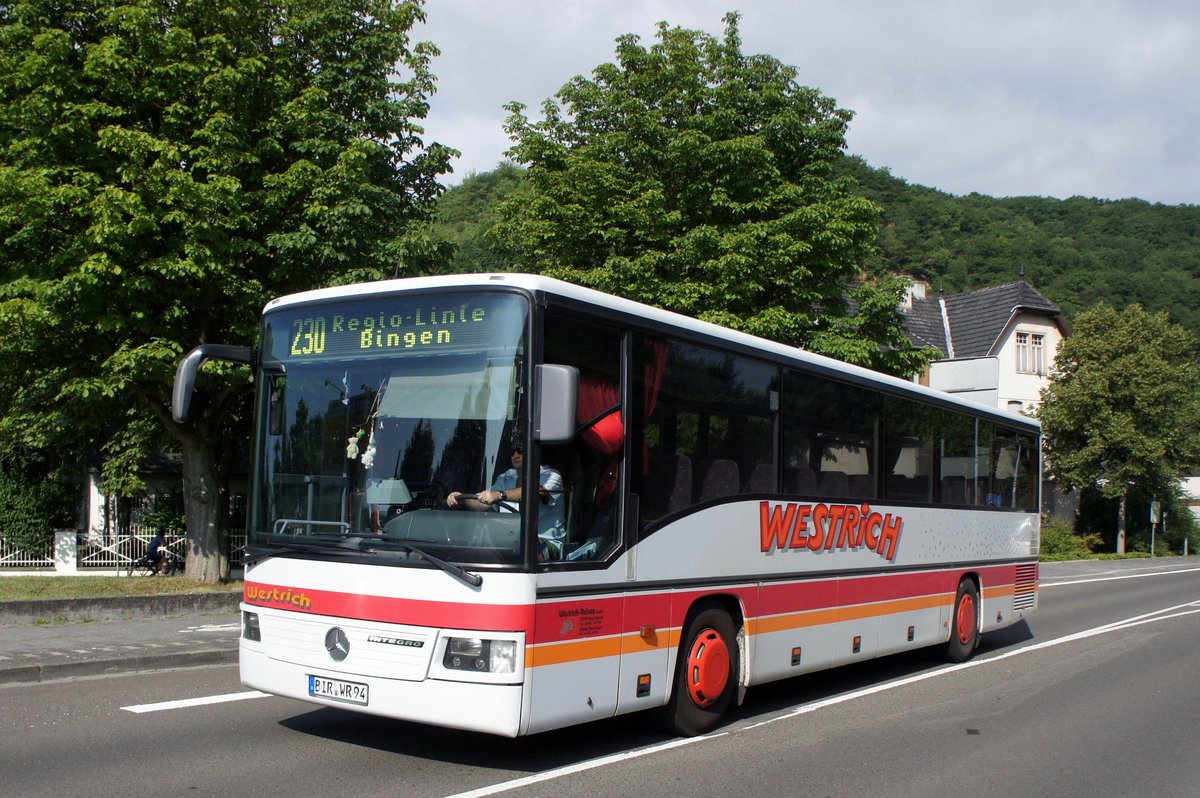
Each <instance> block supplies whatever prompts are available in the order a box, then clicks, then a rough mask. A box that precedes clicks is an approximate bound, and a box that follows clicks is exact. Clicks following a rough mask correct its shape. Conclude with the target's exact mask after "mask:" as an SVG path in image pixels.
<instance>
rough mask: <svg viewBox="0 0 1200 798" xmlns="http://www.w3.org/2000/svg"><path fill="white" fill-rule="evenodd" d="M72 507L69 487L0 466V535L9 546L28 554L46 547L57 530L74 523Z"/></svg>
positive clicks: (73, 508)
mask: <svg viewBox="0 0 1200 798" xmlns="http://www.w3.org/2000/svg"><path fill="white" fill-rule="evenodd" d="M75 505H76V497H75V493H74V491H73V490H72V489H71V488H70V487H69V486H67V485H63V484H61V483H58V482H55V481H53V480H52V479H50V478H49V477H47V476H42V477H40V478H39V477H38V476H37V475H31V474H30V473H28V472H26V471H25V470H23V469H19V468H14V467H11V466H7V465H0V535H3V536H4V539H5V540H7V541H8V542H9V543H12V544H14V545H16V546H18V547H20V548H22V549H25V550H27V551H39V550H41V549H43V548H45V547H46V546H47V545H48V544H49V543H50V542H51V541H52V540H53V539H54V530H55V528H56V527H63V526H71V525H73V524H74V523H75V513H76V506H75Z"/></svg>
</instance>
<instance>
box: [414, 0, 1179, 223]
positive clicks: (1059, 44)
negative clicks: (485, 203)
mask: <svg viewBox="0 0 1200 798" xmlns="http://www.w3.org/2000/svg"><path fill="white" fill-rule="evenodd" d="M730 10H736V11H739V12H740V13H741V14H742V21H741V34H742V51H743V52H744V53H746V54H753V53H764V54H767V55H771V56H774V57H775V58H778V59H779V60H780V61H782V62H783V63H785V64H789V65H792V66H795V67H797V68H798V70H799V75H798V80H799V82H800V83H802V84H804V85H808V86H812V87H815V88H817V89H819V90H820V91H821V92H822V93H823V94H826V95H828V96H830V97H833V98H834V99H835V100H836V101H837V103H838V105H839V106H840V107H842V108H846V109H849V110H851V111H853V112H854V113H855V117H854V120H853V121H852V122H851V123H850V130H849V133H848V135H847V143H848V145H849V146H848V149H849V151H850V152H851V153H853V154H856V155H861V156H862V157H863V158H865V159H866V160H867V162H868V163H870V164H871V165H873V166H877V167H887V168H888V169H890V170H891V172H892V174H894V175H896V176H898V177H902V178H904V179H905V180H907V181H909V182H910V183H917V184H920V185H925V186H932V187H935V188H938V189H941V190H943V191H948V192H950V193H952V194H967V193H970V192H972V191H975V192H979V193H981V194H989V195H992V196H998V197H1002V196H1023V195H1040V196H1051V197H1069V196H1075V195H1082V196H1089V197H1103V198H1110V199H1118V198H1124V197H1139V198H1142V199H1145V200H1149V201H1151V202H1163V203H1168V204H1180V203H1188V204H1200V135H1198V133H1200V2H1196V0H1161V1H1160V0H1094V1H1091V2H1084V1H1083V0H1078V1H1077V0H1040V1H1039V2H1027V1H1026V0H1007V1H1006V2H996V0H989V2H975V0H958V1H957V2H954V1H950V0H942V1H939V0H928V1H926V2H918V1H917V0H861V1H860V2H856V1H855V0H725V1H724V2H715V1H714V0H558V1H557V2H552V1H551V0H427V4H426V13H427V15H428V21H427V23H426V24H425V25H418V26H417V27H416V29H415V30H414V31H413V34H414V36H415V37H416V38H418V39H422V40H427V41H432V42H434V43H435V44H436V45H437V46H438V47H439V48H440V49H441V51H442V55H441V57H439V58H438V59H436V60H435V61H434V65H433V70H434V73H435V74H436V75H437V80H438V90H437V93H436V94H435V95H434V96H433V98H432V102H431V109H430V114H429V117H428V119H427V120H426V124H425V128H426V136H425V140H426V141H427V142H429V141H440V142H442V143H444V144H447V145H449V146H452V147H454V148H456V149H458V150H460V151H461V152H462V157H461V158H460V159H458V160H457V161H456V162H455V174H454V175H451V176H449V178H448V179H447V182H448V183H450V184H455V183H457V182H459V181H460V180H461V179H462V178H463V177H465V176H466V175H467V174H469V173H470V172H473V171H475V172H483V171H487V170H490V169H493V168H494V167H495V166H496V164H497V163H498V162H499V161H500V160H501V159H502V158H503V157H504V150H505V149H507V148H508V146H509V144H510V142H509V141H508V139H507V137H506V136H505V135H504V131H503V130H502V128H501V125H502V122H503V120H504V117H505V112H504V111H503V109H502V108H501V106H502V105H503V104H504V103H506V102H508V101H510V100H519V101H520V102H523V103H525V104H526V105H527V106H528V107H529V108H530V109H531V111H534V112H536V110H537V109H538V108H539V107H540V106H541V103H542V102H543V101H544V100H545V99H547V98H549V97H551V96H552V95H553V94H554V93H555V92H556V91H558V89H559V88H561V87H562V85H563V84H564V83H566V82H567V81H568V80H569V79H570V78H572V77H574V76H575V75H590V74H591V71H592V69H593V68H595V67H596V66H597V65H598V64H601V63H604V62H609V61H613V60H614V53H615V45H614V40H615V39H616V38H617V37H618V36H620V35H622V34H625V33H634V34H637V35H639V36H641V37H642V41H643V43H644V44H645V45H650V44H652V43H653V42H654V30H655V29H654V25H655V23H656V22H658V21H659V20H666V21H667V22H668V23H670V24H671V25H673V26H676V25H677V26H682V27H686V28H694V29H700V30H704V31H707V32H709V33H711V34H714V35H717V36H719V35H720V34H721V31H722V22H721V17H722V15H723V14H724V13H725V12H726V11H730Z"/></svg>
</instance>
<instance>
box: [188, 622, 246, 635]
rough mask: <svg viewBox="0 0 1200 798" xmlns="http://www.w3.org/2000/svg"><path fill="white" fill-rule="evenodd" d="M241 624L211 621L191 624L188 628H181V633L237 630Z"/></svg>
mask: <svg viewBox="0 0 1200 798" xmlns="http://www.w3.org/2000/svg"><path fill="white" fill-rule="evenodd" d="M241 628H242V626H241V624H238V623H209V624H205V625H204V626H189V627H188V628H186V629H180V630H179V633H180V634H191V633H193V632H236V631H238V630H239V629H241Z"/></svg>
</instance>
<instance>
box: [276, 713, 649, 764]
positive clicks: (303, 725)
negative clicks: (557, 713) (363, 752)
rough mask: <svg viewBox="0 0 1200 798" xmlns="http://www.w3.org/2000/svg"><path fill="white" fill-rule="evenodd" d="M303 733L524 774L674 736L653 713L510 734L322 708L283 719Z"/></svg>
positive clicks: (575, 762) (582, 760)
mask: <svg viewBox="0 0 1200 798" xmlns="http://www.w3.org/2000/svg"><path fill="white" fill-rule="evenodd" d="M280 725H282V726H283V727H285V728H287V729H290V730H291V731H294V732H298V733H300V734H306V735H311V736H314V737H320V738H324V739H327V740H332V741H336V742H340V743H346V744H350V745H357V746H362V747H364V748H372V749H375V750H377V751H381V752H385V753H389V754H398V755H402V756H410V757H414V758H417V759H427V760H430V761H435V762H445V763H448V764H459V765H469V766H471V767H477V768H486V769H491V770H496V771H503V772H505V773H508V774H512V776H513V777H520V776H524V775H529V774H533V773H541V772H543V771H546V770H553V769H555V768H559V767H566V766H569V765H576V764H579V763H580V762H586V761H587V760H590V759H594V758H597V757H602V756H608V755H610V754H617V753H621V752H625V751H630V750H633V749H637V748H641V747H643V746H647V745H654V744H657V743H661V742H664V741H666V740H670V739H673V737H672V735H670V734H668V733H666V732H664V731H663V730H661V729H660V728H658V727H657V726H656V724H655V722H654V719H653V716H652V715H651V714H650V713H646V712H640V713H634V714H632V715H624V716H621V717H618V718H606V719H603V720H598V721H593V722H591V723H587V724H584V725H580V726H571V727H568V728H565V729H556V730H554V731H548V732H543V733H541V734H536V735H533V736H530V737H521V738H518V739H515V740H514V739H509V738H506V737H495V736H493V735H489V734H480V733H477V732H469V731H460V730H457V729H445V728H440V727H437V726H425V725H422V724H417V723H408V722H406V721H401V720H393V719H390V718H381V717H377V716H374V715H363V714H359V713H357V712H350V711H347V710H342V709H336V708H322V709H318V710H314V711H312V712H306V713H304V714H302V715H296V716H294V717H291V718H286V719H284V720H282V721H280Z"/></svg>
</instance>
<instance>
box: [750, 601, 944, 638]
mask: <svg viewBox="0 0 1200 798" xmlns="http://www.w3.org/2000/svg"><path fill="white" fill-rule="evenodd" d="M952 600H953V597H952V596H949V595H933V596H917V597H915V598H910V599H900V600H897V601H885V602H882V603H879V604H860V605H858V606H855V607H835V608H833V609H827V610H812V611H809V612H792V613H787V614H784V615H775V616H772V617H770V618H757V619H750V620H748V621H747V623H746V628H747V632H748V633H749V634H752V635H761V634H769V633H771V632H786V631H789V630H791V629H802V628H804V627H808V626H824V625H825V624H830V623H838V622H840V621H859V620H863V619H864V618H881V617H883V616H885V615H896V614H898V613H902V612H914V611H917V610H927V609H932V608H934V607H947V606H949V605H950V603H951V601H952Z"/></svg>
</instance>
